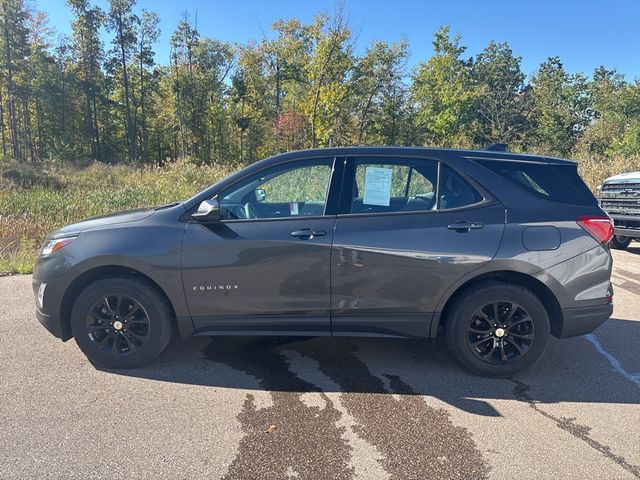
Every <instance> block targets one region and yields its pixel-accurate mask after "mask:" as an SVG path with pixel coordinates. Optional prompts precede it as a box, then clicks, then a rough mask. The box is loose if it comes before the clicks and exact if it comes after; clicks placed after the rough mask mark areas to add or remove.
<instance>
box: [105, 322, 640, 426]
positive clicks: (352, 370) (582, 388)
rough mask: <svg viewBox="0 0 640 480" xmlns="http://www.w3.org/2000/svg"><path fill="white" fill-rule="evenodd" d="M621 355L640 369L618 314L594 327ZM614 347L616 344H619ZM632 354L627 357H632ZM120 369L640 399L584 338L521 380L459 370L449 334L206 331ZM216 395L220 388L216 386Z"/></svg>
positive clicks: (312, 383) (208, 381)
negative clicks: (208, 333) (421, 336)
mask: <svg viewBox="0 0 640 480" xmlns="http://www.w3.org/2000/svg"><path fill="white" fill-rule="evenodd" d="M595 335H596V337H595V338H602V339H603V344H604V345H605V346H604V347H603V348H607V349H609V348H610V349H611V351H612V354H613V355H617V353H616V352H623V353H624V352H626V353H624V354H623V355H622V356H620V357H619V358H617V360H616V361H618V362H619V363H620V365H621V368H627V369H628V370H627V371H630V372H632V373H633V374H636V375H637V374H638V372H640V359H638V358H637V355H635V354H633V352H636V351H637V343H636V342H637V339H638V338H640V321H629V320H620V319H610V320H609V321H607V322H606V323H605V324H604V325H603V326H602V327H600V328H599V329H598V330H596V332H595ZM614 348H615V350H614ZM625 355H626V356H625ZM105 372H109V373H112V374H117V375H126V376H132V377H138V378H146V379H152V380H158V381H163V382H173V383H183V384H191V385H201V386H207V387H216V388H239V389H244V390H263V391H270V392H297V393H304V392H344V393H368V394H403V395H423V396H429V397H433V398H435V399H439V400H441V401H443V402H445V403H447V404H449V405H452V406H455V407H456V408H459V409H461V410H464V411H466V412H469V413H473V414H476V415H482V416H500V413H499V411H497V410H496V408H495V407H494V406H492V404H491V403H489V402H487V400H501V399H505V400H519V401H523V402H527V403H530V404H531V405H533V404H535V403H538V402H540V403H559V402H589V403H612V404H614V403H617V404H630V403H632V404H640V387H639V386H638V384H637V383H634V382H633V381H629V379H628V378H625V376H624V375H621V374H620V373H619V372H618V371H615V370H614V368H613V367H612V365H611V363H610V360H608V359H607V358H606V357H605V356H604V355H603V354H602V352H598V350H597V348H596V347H595V346H594V344H593V343H592V342H590V341H588V340H587V339H586V338H585V337H576V338H571V339H564V340H558V339H555V338H552V339H551V341H550V342H549V345H548V347H547V350H546V352H545V353H544V355H543V357H542V358H541V359H540V360H539V361H538V362H537V363H536V364H535V365H534V366H533V367H532V368H530V369H529V370H527V371H525V372H522V373H521V374H519V375H517V376H516V377H514V378H502V379H496V378H484V377H480V376H477V375H474V374H471V373H469V372H467V371H466V370H464V369H463V368H462V367H460V366H459V365H458V364H457V363H456V362H455V361H454V359H453V358H452V357H451V355H450V354H449V353H448V352H447V349H446V343H445V342H444V341H443V339H438V340H437V341H436V342H431V341H427V340H398V339H381V338H357V339H355V338H354V339H350V338H341V337H333V338H331V337H324V338H309V337H212V338H208V337H198V338H194V339H192V340H189V341H186V342H180V341H179V340H174V341H173V342H172V343H171V345H170V346H169V347H168V349H167V350H166V351H165V352H164V353H163V354H162V355H161V357H160V358H158V359H157V360H156V361H155V362H154V363H152V364H151V365H149V366H146V367H143V368H138V369H134V370H117V371H115V370H105ZM212 394H215V389H212Z"/></svg>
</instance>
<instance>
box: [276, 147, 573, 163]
mask: <svg viewBox="0 0 640 480" xmlns="http://www.w3.org/2000/svg"><path fill="white" fill-rule="evenodd" d="M300 154H304V155H306V156H309V157H316V156H323V155H402V156H404V155H415V156H418V157H426V156H434V157H437V156H438V155H446V156H451V155H454V156H456V157H460V158H468V159H471V160H506V161H509V160H511V161H520V162H531V163H545V164H553V165H575V164H576V162H574V161H573V160H565V159H562V158H555V157H546V156H542V155H531V154H525V153H513V152H502V151H495V150H464V149H457V148H428V147H380V146H374V147H365V146H354V147H331V148H316V149H310V150H296V151H292V152H286V153H282V154H279V155H275V156H274V157H271V158H273V159H276V158H277V159H279V160H282V159H285V158H288V157H299V156H300Z"/></svg>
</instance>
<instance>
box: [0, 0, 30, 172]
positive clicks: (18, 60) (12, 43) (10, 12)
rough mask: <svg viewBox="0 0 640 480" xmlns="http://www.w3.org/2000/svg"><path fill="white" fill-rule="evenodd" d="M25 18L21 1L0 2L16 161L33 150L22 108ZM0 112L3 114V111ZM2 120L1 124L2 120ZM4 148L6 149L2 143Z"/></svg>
mask: <svg viewBox="0 0 640 480" xmlns="http://www.w3.org/2000/svg"><path fill="white" fill-rule="evenodd" d="M27 19H28V12H27V10H26V7H25V4H24V1H23V0H2V2H0V21H1V22H2V23H1V25H0V28H1V29H2V31H1V32H0V49H1V50H2V52H1V58H2V63H1V67H2V76H3V79H4V80H5V86H6V95H7V105H8V117H9V118H8V121H9V129H8V130H9V140H10V144H11V154H12V156H13V158H15V159H17V160H21V159H23V158H26V157H27V156H28V155H29V153H32V151H31V150H30V149H28V148H27V144H28V143H29V141H30V140H29V138H28V130H27V128H26V127H27V122H28V115H27V112H26V108H25V106H26V102H27V89H28V81H27V78H26V76H25V75H26V63H25V60H26V59H27V58H28V55H29V51H28V43H27V36H28V29H27ZM0 113H2V115H3V116H4V112H0ZM25 115H27V116H26V117H25ZM2 120H3V125H4V119H2ZM3 142H4V130H3ZM3 151H6V147H5V146H4V143H3ZM32 158H33V155H32Z"/></svg>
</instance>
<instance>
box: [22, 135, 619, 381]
mask: <svg viewBox="0 0 640 480" xmlns="http://www.w3.org/2000/svg"><path fill="white" fill-rule="evenodd" d="M612 235H613V224H612V221H611V219H610V218H609V217H608V216H607V215H606V214H605V213H604V212H603V211H602V210H601V209H600V207H599V206H598V202H597V200H596V199H595V197H594V196H593V195H592V194H591V192H590V191H589V189H588V188H587V187H586V185H585V184H584V182H583V181H582V180H581V179H580V177H579V176H578V173H577V168H576V164H575V163H574V162H571V161H568V160H561V159H556V158H547V157H538V156H530V155H519V154H513V153H508V152H503V151H491V150H490V151H484V150H483V151H466V150H445V149H426V148H393V147H389V148H382V147H376V148H374V147H368V148H365V147H353V148H333V149H322V150H309V151H300V152H291V153H285V154H282V155H277V156H275V157H271V158H268V159H266V160H262V161H260V162H257V163H255V164H253V165H251V166H249V167H247V168H245V169H243V170H241V171H239V172H237V173H236V174H234V175H232V176H230V177H228V178H226V179H225V180H223V181H221V182H219V183H217V184H215V185H213V186H212V187H210V188H208V189H207V190H205V191H203V192H201V193H199V194H198V195H196V196H194V197H193V198H191V199H189V200H187V201H185V202H182V203H176V204H172V205H165V206H161V207H156V208H147V209H142V210H135V211H129V212H124V213H118V214H113V215H107V216H103V217H97V218H93V219H89V220H86V221H83V222H80V223H76V224H74V225H69V226H66V227H64V228H62V229H60V230H58V231H57V232H55V233H53V234H51V235H50V236H49V237H48V239H47V241H46V243H45V245H44V246H43V248H42V250H41V252H40V254H39V256H38V261H37V267H36V270H35V272H34V276H33V290H34V293H35V296H36V303H37V316H38V319H39V320H40V322H41V323H42V324H43V325H44V326H45V327H46V328H47V329H48V330H49V331H50V332H51V333H53V334H54V335H55V336H56V337H59V338H61V339H62V340H68V339H70V338H72V337H74V338H75V340H76V342H77V344H78V346H79V347H80V349H81V350H82V351H83V352H84V353H85V354H86V355H87V357H88V358H89V359H90V360H91V361H92V362H93V363H95V364H98V365H101V366H106V367H109V368H128V367H136V366H139V365H142V364H145V363H147V362H150V361H151V360H153V359H154V358H155V357H156V356H157V355H159V354H160V353H161V352H162V351H163V349H164V348H165V347H166V346H167V344H168V342H169V340H170V338H171V336H172V334H173V332H174V331H177V332H178V334H179V335H180V337H181V338H182V339H186V338H189V337H191V336H194V335H199V336H201V335H296V336H298V335H302V336H367V337H392V338H407V337H414V338H415V337H418V338H429V337H435V336H437V335H438V334H443V335H445V336H446V339H447V342H448V346H449V349H450V350H451V352H452V354H453V356H454V357H455V358H456V359H457V360H458V361H459V362H460V363H462V364H463V365H465V366H466V367H467V368H469V369H470V370H472V371H473V372H476V373H478V374H481V375H490V376H507V375H512V374H513V373H515V372H518V371H520V370H522V369H523V368H526V367H528V366H529V365H531V364H532V363H533V362H535V360H536V359H537V358H538V357H539V356H540V355H541V354H542V352H543V351H544V349H545V345H546V343H547V340H548V339H549V337H550V335H554V336H556V337H560V338H564V337H571V336H575V335H581V334H584V333H588V332H591V331H592V330H593V329H595V328H596V327H598V326H599V325H600V324H601V323H602V322H604V321H605V320H606V319H607V318H609V316H610V315H611V313H612V308H613V307H612V295H613V292H612V289H611V283H610V281H609V280H610V275H611V267H612V259H611V254H610V251H609V246H608V242H609V241H610V240H611V238H612Z"/></svg>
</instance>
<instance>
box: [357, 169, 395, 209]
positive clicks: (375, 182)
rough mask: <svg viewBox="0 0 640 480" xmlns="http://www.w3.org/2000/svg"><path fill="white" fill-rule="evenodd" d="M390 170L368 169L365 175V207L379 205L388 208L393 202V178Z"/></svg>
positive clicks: (363, 201)
mask: <svg viewBox="0 0 640 480" xmlns="http://www.w3.org/2000/svg"><path fill="white" fill-rule="evenodd" d="M392 175H393V170H392V169H390V168H380V167H367V168H366V169H365V173H364V198H363V199H362V203H364V204H365V205H379V206H381V207H388V206H389V204H390V201H391V176H392Z"/></svg>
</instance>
